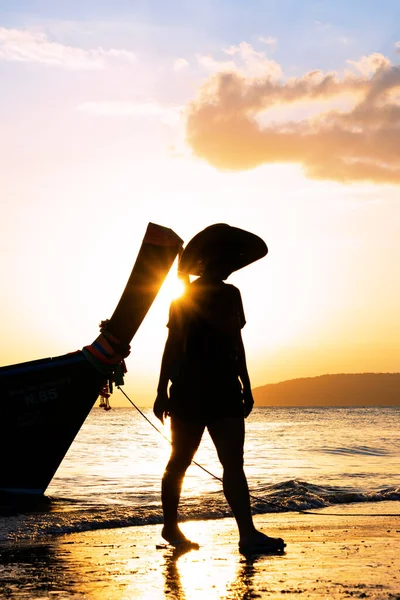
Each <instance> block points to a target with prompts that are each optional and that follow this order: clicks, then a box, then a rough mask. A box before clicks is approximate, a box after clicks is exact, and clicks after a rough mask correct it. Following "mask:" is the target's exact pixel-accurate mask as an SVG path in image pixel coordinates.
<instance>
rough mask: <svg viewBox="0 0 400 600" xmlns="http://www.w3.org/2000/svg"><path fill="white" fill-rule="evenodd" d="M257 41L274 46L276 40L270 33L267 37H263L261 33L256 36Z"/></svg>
mask: <svg viewBox="0 0 400 600" xmlns="http://www.w3.org/2000/svg"><path fill="white" fill-rule="evenodd" d="M258 41H259V42H261V43H262V44H266V45H267V46H270V47H274V46H276V44H277V42H278V40H277V39H276V38H275V37H271V36H270V35H269V36H268V37H264V36H263V35H260V37H259V38H258Z"/></svg>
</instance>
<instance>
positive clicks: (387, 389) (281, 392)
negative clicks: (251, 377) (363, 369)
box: [253, 373, 400, 406]
mask: <svg viewBox="0 0 400 600" xmlns="http://www.w3.org/2000/svg"><path fill="white" fill-rule="evenodd" d="M253 397H254V402H255V406H400V373H337V374H325V375H318V376H316V377H300V378H296V379H288V380H285V381H281V382H279V383H268V384H266V385H262V386H258V387H255V388H253Z"/></svg>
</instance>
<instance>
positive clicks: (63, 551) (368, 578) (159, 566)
mask: <svg viewBox="0 0 400 600" xmlns="http://www.w3.org/2000/svg"><path fill="white" fill-rule="evenodd" d="M399 509H400V503H399V502H384V503H380V504H379V505H376V504H374V505H373V506H372V507H371V505H367V506H366V505H346V506H340V507H332V508H331V509H324V510H322V511H315V512H314V513H313V514H299V513H284V514H268V515H258V516H256V517H255V522H256V524H257V526H258V527H259V528H260V529H262V530H263V531H265V532H266V533H268V534H270V535H273V536H278V535H280V536H282V537H284V538H285V541H286V542H287V548H286V552H285V554H283V555H280V556H249V557H244V556H242V555H241V554H239V552H238V548H237V532H236V527H235V523H234V521H233V520H232V519H221V520H215V521H197V522H188V523H184V524H183V526H182V529H183V530H184V531H185V533H186V535H187V536H188V537H191V538H192V539H194V540H196V541H198V542H199V544H200V549H199V550H192V551H190V552H186V553H183V552H178V551H175V550H173V549H171V548H159V549H157V548H156V546H157V545H160V544H162V540H161V538H160V531H161V526H160V525H148V526H144V527H130V528H121V529H111V530H110V529H108V530H98V531H90V532H85V533H74V534H70V535H62V536H59V537H56V538H54V537H53V538H52V539H50V540H47V541H44V540H42V541H41V542H40V543H39V542H37V541H36V542H30V543H26V542H25V543H13V544H12V545H3V546H1V547H0V582H1V587H0V597H1V598H27V599H29V600H35V599H37V598H53V599H54V598H60V599H62V598H81V599H82V598H83V599H85V598H88V599H95V600H100V599H101V600H108V599H109V600H128V599H131V598H144V599H149V600H153V599H154V600H158V599H161V598H163V599H166V598H168V599H182V600H183V599H187V600H194V599H199V600H200V599H201V600H213V599H226V600H227V599H229V600H238V599H245V600H248V599H251V598H285V597H293V596H295V597H298V596H301V597H302V598H312V599H318V600H320V599H325V598H327V599H336V598H370V599H371V598H373V599H379V600H381V599H382V600H383V599H389V598H390V599H393V598H395V599H400V543H399V542H400V514H399V513H400V510H399ZM368 513H373V514H368Z"/></svg>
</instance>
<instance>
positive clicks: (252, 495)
mask: <svg viewBox="0 0 400 600" xmlns="http://www.w3.org/2000/svg"><path fill="white" fill-rule="evenodd" d="M117 388H118V389H119V391H120V392H122V393H123V395H124V396H125V398H126V399H127V400H128V401H129V402H130V403H131V404H132V406H133V408H135V409H136V410H137V411H138V413H139V414H141V415H142V417H143V418H144V419H145V420H146V421H147V422H148V423H149V425H151V426H152V427H153V429H155V430H156V431H157V433H159V434H160V435H161V437H163V438H164V440H166V441H167V442H168V443H169V444H171V440H170V439H169V438H168V437H167V436H166V435H164V434H163V432H162V431H161V430H160V429H159V428H158V427H156V426H155V425H154V423H152V421H150V419H148V418H147V417H146V415H145V414H144V413H143V412H142V411H141V410H140V408H139V407H138V406H136V404H135V403H134V402H133V401H132V400H131V399H130V398H129V396H128V394H126V393H125V392H124V390H123V389H122V388H121V387H120V386H119V385H117ZM192 463H193V464H194V465H196V467H199V469H202V470H203V471H204V472H205V473H207V474H208V475H210V476H211V477H213V478H214V479H216V480H217V481H219V482H220V483H223V481H222V478H221V477H217V475H214V473H211V471H208V469H206V468H205V467H203V465H201V464H200V463H198V462H196V461H195V460H192ZM249 496H250V498H252V499H253V500H257V502H262V503H263V504H268V506H276V507H278V508H279V504H277V503H276V502H271V501H268V500H265V498H260V497H259V496H255V495H254V494H250V493H249ZM296 512H298V513H300V514H302V515H320V514H321V513H318V512H314V511H312V510H307V509H305V510H297V511H296ZM323 516H329V517H363V516H364V517H365V516H368V517H398V516H399V515H398V514H393V515H391V514H383V513H382V514H376V515H370V514H362V513H323Z"/></svg>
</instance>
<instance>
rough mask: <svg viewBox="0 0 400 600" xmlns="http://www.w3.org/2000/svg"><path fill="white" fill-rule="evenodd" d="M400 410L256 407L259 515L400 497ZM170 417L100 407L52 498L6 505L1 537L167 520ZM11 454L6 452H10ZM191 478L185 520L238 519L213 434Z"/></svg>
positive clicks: (249, 440)
mask: <svg viewBox="0 0 400 600" xmlns="http://www.w3.org/2000/svg"><path fill="white" fill-rule="evenodd" d="M399 426H400V407H391V408H385V407H380V408H377V407H373V408H359V407H357V408H331V407H324V408H270V407H268V408H266V407H265V408H264V407H263V408H255V409H254V410H253V412H252V414H251V415H250V417H249V418H248V419H247V420H246V443H245V471H246V475H247V479H248V483H249V488H250V494H251V504H252V510H253V513H254V514H257V513H276V512H285V511H286V512H287V511H290V512H293V511H295V512H299V511H318V510H320V509H326V508H327V507H329V509H331V510H332V511H334V510H335V509H336V510H337V509H338V508H339V505H340V507H341V509H342V510H343V506H345V507H346V509H347V510H348V512H351V506H352V505H353V504H355V503H357V504H360V503H363V505H365V511H366V512H371V511H372V512H373V511H374V509H375V508H376V509H377V508H378V503H380V502H383V501H385V507H387V506H388V504H387V502H391V501H393V504H390V506H393V512H396V513H398V512H399V506H400V505H399V503H398V501H399V500H400V433H399V430H400V427H399ZM168 438H169V421H168V420H167V421H166V424H165V425H164V426H162V425H161V424H160V423H159V421H157V420H156V419H155V417H154V416H153V414H152V411H151V409H139V410H137V409H136V408H134V407H131V408H113V409H112V410H110V411H104V410H103V409H101V408H98V407H96V408H93V410H92V411H91V413H90V415H89V416H88V418H87V420H86V422H85V423H84V425H83V427H82V428H81V430H80V432H79V434H78V435H77V437H76V438H75V440H74V442H73V444H72V445H71V447H70V449H69V451H68V453H67V455H66V457H65V458H64V460H63V462H62V464H61V466H60V467H59V469H58V471H57V473H56V474H55V476H54V478H53V480H52V482H51V484H50V486H49V487H48V489H47V490H46V494H45V497H44V498H41V499H40V500H38V501H37V502H36V503H34V504H33V505H32V504H29V505H25V504H22V505H17V506H13V505H3V506H2V507H1V511H0V543H2V544H6V545H7V544H13V543H16V542H23V541H35V540H42V539H48V538H49V537H50V538H52V537H54V536H59V535H62V534H68V533H72V532H81V531H89V530H97V529H110V528H115V527H141V526H145V525H148V524H156V523H162V512H161V498H160V482H161V477H162V473H163V470H164V468H165V465H166V462H167V460H168V456H169V452H170V444H169V441H168ZM3 460H6V457H3ZM195 460H196V463H197V464H192V465H191V466H190V467H189V469H188V472H187V475H186V477H185V480H184V486H183V491H182V499H181V505H180V516H181V519H182V521H185V520H193V519H202V520H207V519H222V518H225V517H228V516H231V512H230V509H229V506H228V505H227V503H226V500H225V498H224V495H223V493H222V484H221V480H220V478H221V476H222V472H221V466H220V464H219V461H218V458H217V456H216V452H215V448H214V446H213V444H212V441H211V439H210V437H209V435H208V433H207V432H205V434H204V437H203V440H202V443H201V446H200V448H199V450H198V453H197V454H196V457H195Z"/></svg>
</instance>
